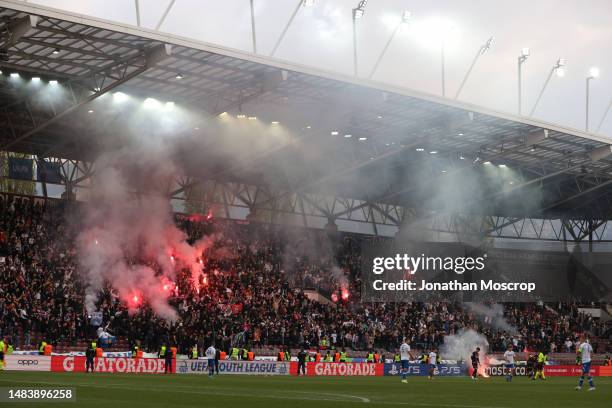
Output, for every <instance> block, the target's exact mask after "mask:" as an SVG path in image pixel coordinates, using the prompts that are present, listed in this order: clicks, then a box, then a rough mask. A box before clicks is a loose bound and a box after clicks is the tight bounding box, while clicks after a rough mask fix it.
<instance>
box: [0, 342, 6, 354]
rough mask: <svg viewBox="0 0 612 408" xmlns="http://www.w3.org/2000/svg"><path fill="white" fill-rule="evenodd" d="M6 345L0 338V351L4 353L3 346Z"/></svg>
mask: <svg viewBox="0 0 612 408" xmlns="http://www.w3.org/2000/svg"><path fill="white" fill-rule="evenodd" d="M5 347H6V345H5V344H4V341H2V340H0V351H1V352H3V353H4V348H5Z"/></svg>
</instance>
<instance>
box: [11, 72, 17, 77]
mask: <svg viewBox="0 0 612 408" xmlns="http://www.w3.org/2000/svg"><path fill="white" fill-rule="evenodd" d="M11 78H19V73H17V72H11Z"/></svg>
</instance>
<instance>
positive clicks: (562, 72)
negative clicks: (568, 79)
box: [555, 67, 565, 78]
mask: <svg viewBox="0 0 612 408" xmlns="http://www.w3.org/2000/svg"><path fill="white" fill-rule="evenodd" d="M555 72H556V73H557V76H558V77H559V78H563V77H564V76H565V68H563V67H559V68H557V69H556V70H555Z"/></svg>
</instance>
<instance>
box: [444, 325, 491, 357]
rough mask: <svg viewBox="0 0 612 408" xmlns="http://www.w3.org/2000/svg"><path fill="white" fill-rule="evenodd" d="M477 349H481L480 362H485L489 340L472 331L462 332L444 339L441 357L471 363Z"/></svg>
mask: <svg viewBox="0 0 612 408" xmlns="http://www.w3.org/2000/svg"><path fill="white" fill-rule="evenodd" d="M476 347H480V360H481V361H483V360H484V359H483V357H484V355H486V353H487V350H488V349H489V342H488V341H487V338H486V337H485V336H484V335H482V334H479V333H477V332H476V331H474V330H472V329H467V330H460V331H459V332H458V333H457V334H452V335H448V336H445V337H444V344H442V346H441V347H440V355H442V356H444V358H445V359H448V360H457V361H469V360H470V355H471V354H472V352H473V351H474V350H476Z"/></svg>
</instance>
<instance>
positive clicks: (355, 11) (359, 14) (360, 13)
mask: <svg viewBox="0 0 612 408" xmlns="http://www.w3.org/2000/svg"><path fill="white" fill-rule="evenodd" d="M363 12H364V10H363V9H360V8H356V9H353V19H355V20H360V19H361V18H362V17H363Z"/></svg>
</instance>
